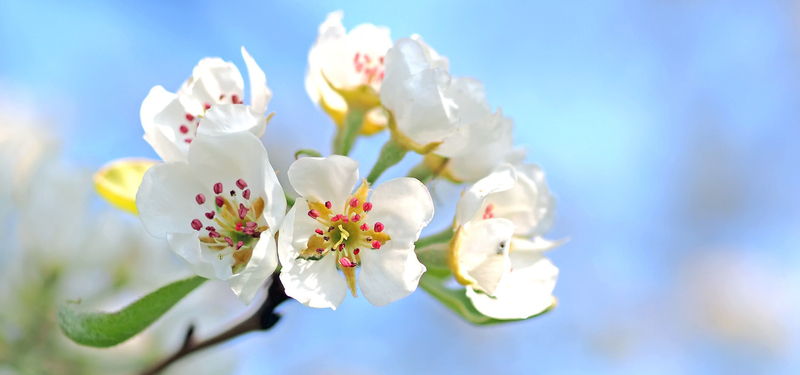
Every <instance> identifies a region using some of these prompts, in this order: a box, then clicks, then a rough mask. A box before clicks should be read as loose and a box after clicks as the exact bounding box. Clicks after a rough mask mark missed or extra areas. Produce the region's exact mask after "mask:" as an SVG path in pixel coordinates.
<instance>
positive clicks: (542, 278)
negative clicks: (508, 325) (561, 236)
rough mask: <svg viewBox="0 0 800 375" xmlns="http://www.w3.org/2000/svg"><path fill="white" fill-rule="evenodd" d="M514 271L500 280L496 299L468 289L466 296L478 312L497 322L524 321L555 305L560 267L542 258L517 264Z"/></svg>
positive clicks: (512, 254) (536, 257)
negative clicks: (500, 320) (503, 320)
mask: <svg viewBox="0 0 800 375" xmlns="http://www.w3.org/2000/svg"><path fill="white" fill-rule="evenodd" d="M514 255H515V253H514V252H512V253H511V256H512V266H513V267H514V270H513V271H512V272H511V273H509V275H508V277H506V278H504V279H503V280H502V281H501V284H500V285H499V286H498V288H497V291H496V292H495V296H494V297H490V296H488V295H486V294H484V293H477V292H475V291H474V290H472V288H470V287H467V297H469V299H470V300H472V304H473V305H474V306H475V308H476V309H478V311H480V312H481V313H482V314H484V315H486V316H490V317H493V318H496V319H525V318H528V317H530V316H533V315H536V314H538V313H540V312H542V311H544V310H546V309H547V308H548V307H550V305H551V304H552V303H553V297H552V293H553V289H554V288H555V284H556V279H557V278H558V268H556V267H555V266H554V265H553V264H552V263H551V262H550V260H548V259H547V258H545V257H542V256H540V255H534V257H533V258H530V259H526V260H525V262H516V261H515V260H514Z"/></svg>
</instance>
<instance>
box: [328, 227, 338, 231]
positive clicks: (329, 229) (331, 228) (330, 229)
mask: <svg viewBox="0 0 800 375" xmlns="http://www.w3.org/2000/svg"><path fill="white" fill-rule="evenodd" d="M334 229H336V228H334V227H330V228H328V232H330V231H332V230H334Z"/></svg>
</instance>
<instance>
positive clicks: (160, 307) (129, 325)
mask: <svg viewBox="0 0 800 375" xmlns="http://www.w3.org/2000/svg"><path fill="white" fill-rule="evenodd" d="M205 281H206V279H204V278H202V277H199V276H194V277H190V278H188V279H184V280H180V281H176V282H174V283H172V284H169V285H167V286H164V287H162V288H160V289H158V290H156V291H155V292H152V293H150V294H148V295H146V296H144V297H142V298H141V299H139V300H138V301H136V302H134V303H132V304H130V305H128V306H127V307H125V308H123V309H122V310H120V311H117V312H110V313H109V312H84V311H78V309H76V308H75V307H76V305H77V304H79V303H80V301H78V302H71V301H67V302H64V303H62V304H61V305H60V306H59V308H58V325H59V326H61V331H62V332H64V334H65V335H66V336H67V337H69V338H70V339H71V340H72V341H75V342H76V343H78V344H81V345H86V346H93V347H96V348H107V347H110V346H114V345H117V344H121V343H123V342H125V341H126V340H128V339H130V338H131V337H133V336H135V335H136V334H138V333H139V332H141V331H143V330H144V329H145V328H147V327H148V326H150V325H151V324H153V322H155V321H156V320H157V319H158V318H159V317H161V315H164V313H166V312H167V311H168V310H169V309H170V308H172V306H174V305H175V304H176V303H178V301H180V300H181V299H182V298H183V297H185V296H186V295H187V294H189V292H191V291H192V290H194V289H195V288H197V287H198V286H200V284H202V283H203V282H205Z"/></svg>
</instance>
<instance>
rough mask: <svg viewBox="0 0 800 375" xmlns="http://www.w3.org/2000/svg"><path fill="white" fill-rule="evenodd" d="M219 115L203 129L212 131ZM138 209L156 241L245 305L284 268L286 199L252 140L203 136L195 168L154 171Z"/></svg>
mask: <svg viewBox="0 0 800 375" xmlns="http://www.w3.org/2000/svg"><path fill="white" fill-rule="evenodd" d="M215 111H217V109H216V108H212V109H211V110H210V111H209V116H207V117H206V118H205V119H204V120H203V121H202V123H201V126H211V125H212V124H210V122H212V121H213V119H214V118H216V117H215V115H213V114H212V113H213V112H215ZM216 126H220V125H219V124H216ZM136 207H137V208H138V210H139V216H140V217H141V219H142V223H143V224H144V226H145V228H146V229H147V231H148V232H149V233H150V234H151V235H153V236H155V237H160V238H164V237H166V238H167V239H168V241H169V244H170V247H171V248H172V250H173V251H175V253H176V254H177V255H178V256H179V257H180V258H182V259H183V260H184V261H186V263H187V264H188V265H189V267H191V269H192V271H194V272H195V273H196V274H198V275H200V276H202V277H205V278H209V279H217V280H223V281H227V283H228V284H229V285H230V287H231V289H233V291H234V292H235V293H236V295H237V296H239V298H240V299H241V300H242V302H244V303H245V304H248V303H250V301H251V300H252V299H253V297H254V295H255V294H256V292H257V291H258V290H259V288H260V287H261V286H262V285H263V283H264V281H265V280H266V279H267V278H268V277H269V275H270V274H272V272H273V271H274V270H275V268H276V267H277V264H278V261H277V254H276V252H277V249H276V246H277V245H276V243H275V238H274V235H275V231H276V230H277V228H278V226H279V225H280V224H281V221H282V219H283V216H284V213H285V212H286V199H285V197H284V195H283V189H282V188H281V186H280V184H279V183H278V179H277V177H276V176H275V171H274V170H273V169H272V166H271V165H270V163H269V160H268V158H267V151H266V150H265V149H264V146H263V145H262V144H261V142H260V141H259V139H258V138H256V137H255V136H254V135H252V134H250V133H245V132H239V133H232V134H226V135H217V136H208V135H203V134H201V135H199V136H198V137H197V138H195V141H194V142H192V146H191V148H189V154H188V162H181V161H177V162H167V163H163V164H157V165H155V166H153V167H152V168H150V169H149V170H148V171H147V173H146V174H145V176H144V179H143V181H142V185H141V187H140V188H139V192H138V194H137V196H136Z"/></svg>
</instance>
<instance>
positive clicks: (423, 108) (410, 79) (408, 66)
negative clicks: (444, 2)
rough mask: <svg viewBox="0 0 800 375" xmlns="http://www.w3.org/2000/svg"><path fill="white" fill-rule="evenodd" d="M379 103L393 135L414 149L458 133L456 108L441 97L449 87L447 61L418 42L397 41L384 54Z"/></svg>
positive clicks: (449, 100)
mask: <svg viewBox="0 0 800 375" xmlns="http://www.w3.org/2000/svg"><path fill="white" fill-rule="evenodd" d="M385 63H386V74H385V76H384V79H383V85H382V86H381V90H380V93H381V103H382V104H383V106H384V107H386V109H388V110H389V111H390V112H392V115H393V116H394V119H395V122H396V127H397V131H398V132H399V133H400V134H402V135H403V136H404V137H407V138H408V140H409V141H411V142H413V143H415V144H416V145H415V148H419V147H424V146H426V145H429V144H436V143H439V142H442V141H444V140H445V139H446V138H448V137H451V136H453V135H454V134H455V133H456V132H457V131H458V125H459V122H458V115H459V111H458V107H457V105H456V103H455V102H454V101H453V100H452V99H450V98H448V97H447V96H446V95H445V92H446V91H447V89H448V87H449V86H450V74H449V73H448V72H447V65H448V63H447V60H446V59H445V58H442V57H441V56H439V55H438V53H436V51H434V50H433V49H431V48H430V47H429V46H428V45H427V44H425V43H424V42H422V40H421V39H420V38H418V37H417V38H415V39H410V38H403V39H400V40H398V41H397V42H396V43H395V44H394V46H393V47H392V48H390V49H389V51H388V52H387V53H386V60H385Z"/></svg>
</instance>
